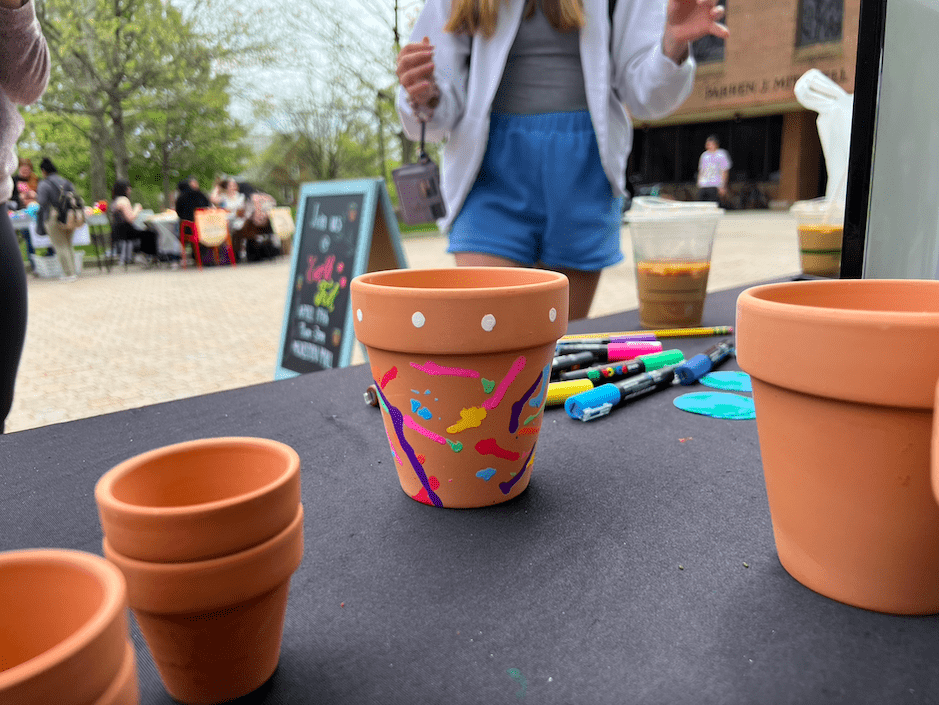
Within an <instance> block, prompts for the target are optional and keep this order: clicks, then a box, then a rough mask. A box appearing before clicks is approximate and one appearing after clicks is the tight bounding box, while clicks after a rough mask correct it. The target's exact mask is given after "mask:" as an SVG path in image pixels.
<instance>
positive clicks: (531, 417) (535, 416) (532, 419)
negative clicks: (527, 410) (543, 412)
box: [522, 414, 538, 426]
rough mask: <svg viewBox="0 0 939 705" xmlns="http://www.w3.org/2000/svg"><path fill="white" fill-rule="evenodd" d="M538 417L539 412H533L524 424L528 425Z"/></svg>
mask: <svg viewBox="0 0 939 705" xmlns="http://www.w3.org/2000/svg"><path fill="white" fill-rule="evenodd" d="M537 418H538V414H532V415H531V416H529V417H528V418H527V419H525V423H523V424H522V425H523V426H527V425H528V424H530V423H531V422H532V421H534V420H535V419H537Z"/></svg>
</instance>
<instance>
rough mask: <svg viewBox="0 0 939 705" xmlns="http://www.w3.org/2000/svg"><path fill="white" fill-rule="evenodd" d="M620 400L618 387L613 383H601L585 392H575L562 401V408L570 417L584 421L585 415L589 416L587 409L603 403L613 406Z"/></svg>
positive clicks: (600, 405)
mask: <svg viewBox="0 0 939 705" xmlns="http://www.w3.org/2000/svg"><path fill="white" fill-rule="evenodd" d="M619 400H620V393H619V389H618V388H617V387H616V385H614V384H602V385H600V386H599V387H595V388H593V389H591V390H590V391H587V392H581V393H580V394H575V395H574V396H572V397H570V398H569V399H568V400H567V401H565V402H564V410H565V411H566V412H567V415H568V416H570V417H571V418H572V419H579V420H581V421H586V420H587V419H586V418H585V415H587V417H588V418H589V417H590V416H589V410H590V409H593V408H598V407H602V406H604V405H607V404H608V405H610V406H613V405H615V404H618V403H619Z"/></svg>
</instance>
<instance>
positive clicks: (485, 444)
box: [474, 438, 521, 460]
mask: <svg viewBox="0 0 939 705" xmlns="http://www.w3.org/2000/svg"><path fill="white" fill-rule="evenodd" d="M474 447H475V448H476V452H477V453H479V454H480V455H494V456H496V457H497V458H502V459H503V460H518V459H519V458H520V457H521V456H520V455H519V454H518V453H516V452H515V451H514V450H506V449H505V448H502V447H501V446H500V445H499V444H498V443H496V439H495V438H484V439H483V440H481V441H479V442H478V443H477V444H476V445H475V446H474Z"/></svg>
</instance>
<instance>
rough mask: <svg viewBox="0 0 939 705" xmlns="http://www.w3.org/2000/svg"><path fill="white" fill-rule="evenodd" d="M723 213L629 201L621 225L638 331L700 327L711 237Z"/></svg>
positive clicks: (685, 205) (686, 205)
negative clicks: (626, 232) (626, 229)
mask: <svg viewBox="0 0 939 705" xmlns="http://www.w3.org/2000/svg"><path fill="white" fill-rule="evenodd" d="M637 201H638V203H637ZM723 213H724V211H723V210H721V209H720V208H718V207H717V206H716V205H714V204H710V203H707V204H706V203H682V202H678V201H667V200H664V199H634V200H633V206H632V207H631V208H630V210H629V211H628V212H627V214H626V219H627V220H628V222H629V226H630V232H631V235H632V244H633V257H634V258H635V262H636V286H637V288H638V294H639V323H640V325H642V327H643V328H686V327H690V326H698V325H700V324H701V316H702V314H703V312H704V300H705V297H706V294H707V284H708V275H709V274H710V271H711V249H712V247H713V245H714V233H715V231H716V230H717V224H718V222H719V221H720V218H721V216H722V215H723Z"/></svg>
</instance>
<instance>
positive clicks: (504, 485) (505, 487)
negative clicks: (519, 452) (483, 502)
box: [499, 446, 535, 494]
mask: <svg viewBox="0 0 939 705" xmlns="http://www.w3.org/2000/svg"><path fill="white" fill-rule="evenodd" d="M534 452H535V446H532V447H531V451H529V453H528V457H527V458H525V464H524V465H522V471H521V472H520V473H518V474H517V475H516V476H515V477H513V478H512V479H511V480H509V481H508V482H500V483H499V489H500V490H502V494H508V493H509V492H511V491H512V488H513V487H515V483H516V482H518V481H519V480H521V479H522V475H524V474H525V471H526V470H528V463H529V462H531V456H532V455H533V454H534Z"/></svg>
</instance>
